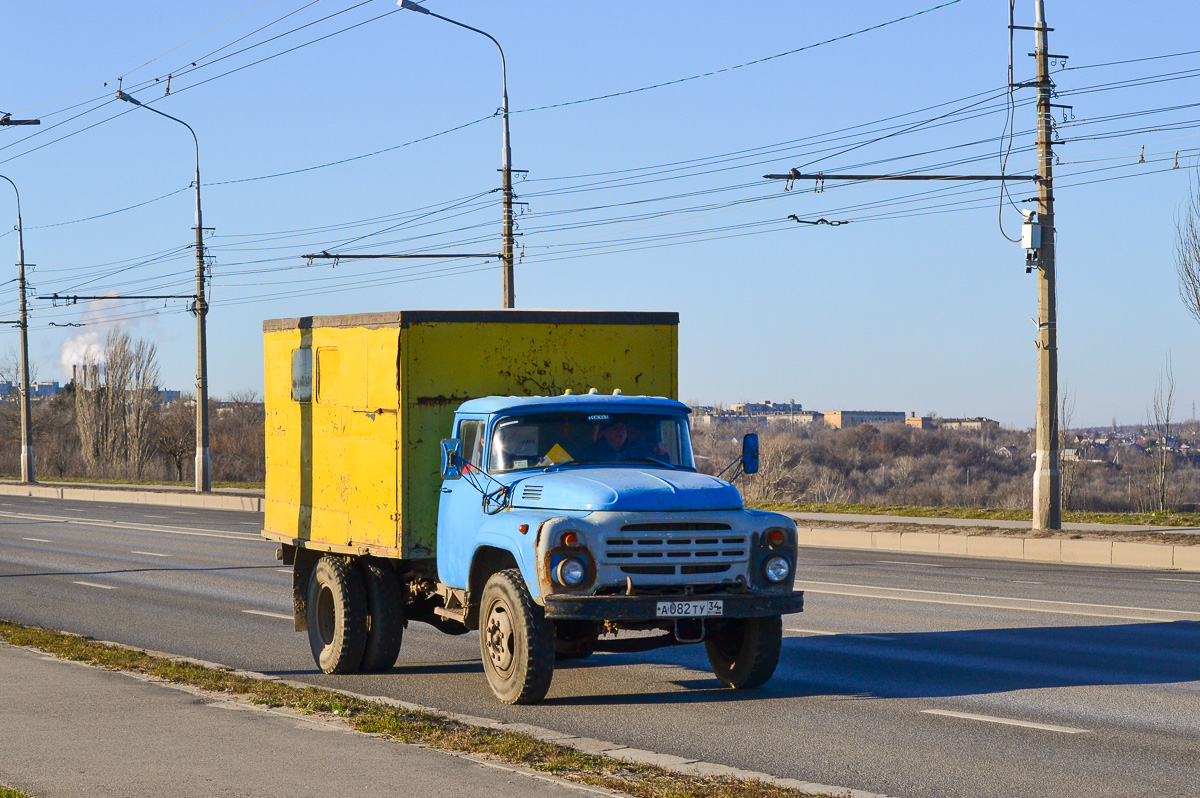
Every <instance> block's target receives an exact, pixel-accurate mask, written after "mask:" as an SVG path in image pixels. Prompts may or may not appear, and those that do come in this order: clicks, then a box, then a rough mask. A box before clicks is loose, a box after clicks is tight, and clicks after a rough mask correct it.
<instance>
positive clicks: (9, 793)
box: [0, 784, 33, 798]
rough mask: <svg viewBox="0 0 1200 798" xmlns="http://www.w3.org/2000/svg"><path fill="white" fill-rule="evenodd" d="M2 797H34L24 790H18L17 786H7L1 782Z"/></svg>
mask: <svg viewBox="0 0 1200 798" xmlns="http://www.w3.org/2000/svg"><path fill="white" fill-rule="evenodd" d="M0 798H33V797H32V796H31V795H30V794H29V793H27V792H25V791H24V790H18V789H17V788H16V787H5V786H4V785H2V784H0Z"/></svg>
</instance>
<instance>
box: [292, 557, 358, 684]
mask: <svg viewBox="0 0 1200 798" xmlns="http://www.w3.org/2000/svg"><path fill="white" fill-rule="evenodd" d="M307 618H308V644H309V647H310V648H312V655H313V660H315V661H316V663H317V666H318V667H319V668H320V669H321V670H323V671H324V672H325V673H353V672H354V671H356V670H358V667H359V664H360V663H361V662H362V658H363V649H364V648H365V647H366V643H367V595H366V588H365V587H364V585H363V579H362V575H361V574H360V573H359V571H358V569H357V568H355V567H354V566H353V565H352V564H351V563H348V562H347V561H346V560H345V559H343V558H341V557H334V556H329V555H327V556H325V557H322V558H321V559H320V560H318V561H317V566H316V567H315V568H313V572H312V576H311V577H310V578H309V580H308V616H307Z"/></svg>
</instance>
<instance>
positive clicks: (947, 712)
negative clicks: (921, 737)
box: [921, 709, 1088, 734]
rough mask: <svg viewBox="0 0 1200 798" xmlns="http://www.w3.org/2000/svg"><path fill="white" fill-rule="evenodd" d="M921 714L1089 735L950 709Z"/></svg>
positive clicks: (1084, 731)
mask: <svg viewBox="0 0 1200 798" xmlns="http://www.w3.org/2000/svg"><path fill="white" fill-rule="evenodd" d="M921 712H923V713H925V714H926V715H945V716H947V717H950V718H963V719H965V720H981V721H984V722H985V723H1003V724H1004V725H1005V726H1023V727H1025V728H1026V729H1041V730H1042V731H1052V732H1060V733H1062V734H1087V733H1088V730H1087V729H1074V728H1071V727H1070V726H1053V725H1051V724H1049V723H1032V722H1030V721H1028V720H1014V719H1013V718H997V717H993V716H991V715H972V714H971V713H970V712H951V711H950V710H948V709H922V710H921Z"/></svg>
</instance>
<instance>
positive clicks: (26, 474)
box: [0, 121, 36, 482]
mask: <svg viewBox="0 0 1200 798" xmlns="http://www.w3.org/2000/svg"><path fill="white" fill-rule="evenodd" d="M18 124H36V122H32V123H31V122H27V121H21V122H19V123H18ZM0 177H3V178H4V179H5V180H8V184H9V185H10V186H12V187H13V191H16V192H17V290H18V291H19V292H20V294H21V306H20V307H21V316H20V321H18V322H17V326H18V327H19V328H20V330H21V481H22V482H34V481H36V476H35V474H34V471H33V408H32V407H31V405H30V396H29V316H28V313H27V311H26V308H25V229H24V227H23V225H22V224H21V192H20V191H17V184H16V183H14V182H13V181H12V180H11V179H10V178H7V177H4V175H0Z"/></svg>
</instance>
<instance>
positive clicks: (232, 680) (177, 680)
mask: <svg viewBox="0 0 1200 798" xmlns="http://www.w3.org/2000/svg"><path fill="white" fill-rule="evenodd" d="M0 641H3V642H6V643H10V644H12V645H16V646H24V647H27V648H33V649H37V650H38V651H43V652H45V653H47V654H52V655H54V656H56V657H59V658H60V659H67V660H74V661H76V662H84V663H87V664H89V665H96V666H99V667H103V668H108V669H110V670H118V671H128V672H133V673H140V674H145V675H147V676H151V677H154V678H156V679H161V680H163V681H166V682H172V683H174V684H183V685H188V686H190V687H194V688H198V689H201V690H205V691H208V692H212V693H217V694H220V695H221V696H222V697H231V696H232V697H236V698H239V699H243V700H246V701H249V702H251V703H254V704H259V705H263V706H267V707H278V708H285V709H290V710H294V711H298V712H302V713H305V714H311V715H323V716H327V717H337V718H341V719H344V720H345V721H347V722H348V723H349V724H350V726H351V727H352V728H354V729H357V730H358V731H361V732H367V733H371V734H378V735H380V736H382V737H384V738H386V739H389V740H392V741H394V742H398V743H410V744H419V745H423V746H426V747H428V748H434V749H438V750H441V751H449V752H453V753H462V754H474V755H477V756H484V757H488V758H491V759H495V760H499V761H502V762H507V763H509V764H513V765H520V766H523V767H527V768H530V769H531V770H535V771H540V772H542V773H549V774H553V775H554V776H557V777H559V778H562V779H565V780H568V781H572V782H576V783H579V784H587V785H590V786H594V787H603V788H606V789H609V790H613V791H614V792H620V793H625V794H626V795H632V796H637V798H797V797H798V796H803V795H808V793H804V792H800V791H798V790H795V789H792V788H790V787H782V786H779V785H775V784H769V783H765V782H761V781H757V780H746V779H737V778H732V777H728V776H692V775H686V774H681V773H676V772H674V771H671V770H667V769H666V768H662V767H658V766H655V765H644V764H638V763H631V762H625V761H622V760H619V759H615V758H613V757H607V756H599V755H594V754H585V753H583V752H581V751H578V750H576V749H574V748H570V747H568V746H563V745H557V744H555V743H549V742H545V741H543V740H539V739H538V738H536V737H533V736H531V735H528V734H520V733H516V732H510V731H504V730H500V729H489V728H481V727H478V726H471V725H469V724H466V723H462V722H460V721H456V720H453V719H451V718H446V717H442V716H441V715H437V714H434V713H431V712H422V711H417V710H408V709H403V708H399V707H393V706H389V705H387V704H383V703H379V702H375V701H367V700H364V699H359V698H355V697H353V696H348V695H345V694H343V693H339V692H336V691H334V690H326V689H324V688H320V687H297V686H293V685H289V684H284V683H282V682H278V681H267V680H262V679H255V678H252V677H249V676H245V675H242V674H238V673H234V672H231V671H228V670H220V669H216V668H209V667H204V666H202V665H198V664H195V663H190V662H185V661H181V660H175V659H169V658H165V657H158V656H153V655H150V654H147V653H145V652H144V651H140V650H138V649H135V648H129V647H126V646H120V645H115V644H111V643H99V642H96V641H95V640H90V639H88V638H85V637H80V636H79V635H74V634H69V633H67V632H58V631H54V630H50V629H41V628H37V627H30V626H24V625H22V624H18V623H13V622H11V621H5V620H0ZM10 795H11V796H12V798H28V796H26V795H25V793H23V792H20V791H16V792H12V793H5V792H3V791H0V798H10Z"/></svg>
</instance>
